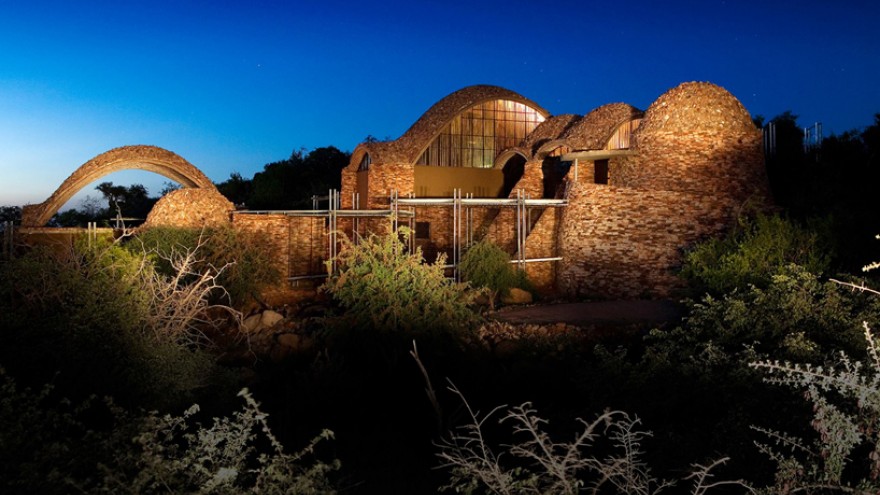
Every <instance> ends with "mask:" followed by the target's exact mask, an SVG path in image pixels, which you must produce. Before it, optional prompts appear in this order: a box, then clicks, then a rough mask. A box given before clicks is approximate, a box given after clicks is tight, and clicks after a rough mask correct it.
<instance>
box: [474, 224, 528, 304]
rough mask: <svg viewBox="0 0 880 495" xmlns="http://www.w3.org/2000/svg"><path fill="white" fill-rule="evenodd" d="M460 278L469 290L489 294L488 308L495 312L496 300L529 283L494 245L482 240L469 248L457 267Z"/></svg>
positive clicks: (507, 256)
mask: <svg viewBox="0 0 880 495" xmlns="http://www.w3.org/2000/svg"><path fill="white" fill-rule="evenodd" d="M458 269H459V270H460V271H461V275H462V278H463V279H464V281H465V282H468V283H470V284H471V286H472V287H477V288H479V287H483V288H486V289H487V290H488V291H489V304H490V306H491V307H492V308H493V309H494V304H495V299H497V298H498V296H504V295H506V294H507V293H509V292H510V289H512V288H514V287H518V288H525V286H527V285H528V280H526V279H525V272H523V271H518V270H516V269H514V268H513V265H511V264H510V255H508V254H507V253H506V252H505V251H504V250H503V249H501V248H500V247H499V246H498V245H497V244H495V243H493V242H492V241H490V240H488V239H483V240H481V241H480V242H477V243H476V244H473V245H472V246H470V247H469V248H468V250H467V252H466V253H465V254H464V256H463V257H462V258H461V262H460V263H459V265H458Z"/></svg>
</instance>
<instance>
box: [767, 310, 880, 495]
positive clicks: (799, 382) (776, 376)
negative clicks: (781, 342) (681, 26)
mask: <svg viewBox="0 0 880 495" xmlns="http://www.w3.org/2000/svg"><path fill="white" fill-rule="evenodd" d="M864 336H865V340H866V342H867V349H868V362H867V364H865V363H863V362H859V361H852V360H850V358H849V357H848V356H847V355H846V354H845V353H841V354H840V357H839V359H838V362H837V364H836V365H834V366H829V367H823V366H814V365H810V364H791V363H789V362H780V361H776V360H774V361H769V360H768V361H759V362H756V363H753V364H752V366H753V367H754V368H756V369H758V370H761V371H763V372H764V373H765V374H766V375H767V378H766V381H767V382H768V383H772V384H776V385H783V386H786V387H791V388H794V389H798V390H803V391H804V397H805V398H806V399H807V400H808V401H809V402H810V404H811V405H812V407H813V420H812V422H811V426H812V428H813V430H814V432H815V436H814V437H813V439H812V440H811V441H805V440H803V439H800V438H796V437H794V436H791V435H789V434H787V433H784V432H779V431H775V430H770V429H766V428H763V427H756V429H757V430H758V431H760V432H762V433H764V434H765V435H766V436H767V438H768V441H767V442H764V443H758V444H757V445H758V448H759V449H760V450H761V451H762V452H764V453H765V454H767V455H768V456H769V457H770V458H771V459H772V460H773V461H774V462H775V463H776V465H777V469H776V479H775V483H774V485H773V486H772V487H770V488H768V489H767V490H766V493H768V494H782V495H787V494H791V493H856V494H863V495H868V494H876V493H880V428H878V421H880V349H878V345H877V341H876V340H875V338H874V336H873V335H872V334H871V330H870V328H869V327H868V325H867V324H865V325H864Z"/></svg>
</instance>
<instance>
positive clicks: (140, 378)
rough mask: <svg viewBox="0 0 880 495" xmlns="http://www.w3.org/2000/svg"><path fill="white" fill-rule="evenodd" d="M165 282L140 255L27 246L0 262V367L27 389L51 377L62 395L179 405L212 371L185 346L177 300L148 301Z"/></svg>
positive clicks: (208, 361)
mask: <svg viewBox="0 0 880 495" xmlns="http://www.w3.org/2000/svg"><path fill="white" fill-rule="evenodd" d="M170 283H171V282H169V280H168V279H163V278H161V277H159V276H158V275H157V274H156V273H155V271H154V270H153V268H152V264H151V263H150V261H149V260H148V259H147V258H146V257H145V256H144V255H143V254H142V253H141V254H140V255H138V254H136V253H133V252H131V251H129V250H126V249H122V248H120V247H119V246H118V245H114V244H109V243H104V244H99V245H98V246H92V247H87V246H85V245H83V244H79V243H78V244H77V246H75V247H74V249H72V250H71V251H69V252H64V253H61V252H57V251H51V250H48V249H40V248H36V249H33V250H32V251H30V252H28V253H26V254H25V255H23V256H21V257H18V258H16V259H14V260H12V261H10V262H8V263H5V264H3V265H2V266H0V314H2V315H3V320H4V332H3V334H2V337H3V339H4V342H3V344H4V345H3V346H0V362H2V363H4V365H5V366H6V367H7V368H8V369H10V370H12V371H13V372H14V373H15V374H16V375H18V376H27V377H29V378H32V379H33V380H34V381H35V382H36V383H46V382H48V381H49V380H50V379H52V380H54V383H56V384H57V385H58V386H59V388H61V389H62V390H63V392H64V394H65V395H68V396H72V398H77V397H84V396H86V395H88V394H90V393H97V394H99V395H112V396H114V397H116V398H117V399H119V400H120V401H122V402H124V403H138V404H141V405H143V406H145V407H167V406H169V405H171V404H175V403H176V402H177V401H179V400H184V399H187V398H189V397H188V396H189V395H190V394H191V393H192V392H194V391H196V390H198V389H200V388H201V387H204V386H205V385H206V384H208V383H209V382H210V380H211V379H212V378H216V377H217V376H218V375H217V371H218V369H217V368H215V366H214V364H213V361H214V360H213V358H212V357H211V356H209V355H208V354H207V353H205V352H204V351H202V350H199V349H198V348H194V347H192V346H190V345H189V344H191V343H192V339H191V338H190V336H191V333H190V328H189V326H188V325H189V324H190V323H191V322H190V321H185V319H181V318H179V316H180V312H179V309H181V307H180V306H179V304H178V303H180V300H179V299H176V298H172V299H165V300H161V299H159V298H157V295H156V293H155V292H154V290H157V289H158V288H160V287H163V286H164V287H166V288H167V287H168V285H169V284H170ZM184 290H185V288H184ZM196 304H197V305H199V304H200V303H196ZM169 319H170V320H171V321H174V324H173V325H171V324H170V323H169V321H170V320H169ZM160 325H164V329H165V333H162V332H161V331H159V330H161V329H162V328H160ZM56 373H57V374H58V375H57V376H55V374H56ZM53 377H54V378H53Z"/></svg>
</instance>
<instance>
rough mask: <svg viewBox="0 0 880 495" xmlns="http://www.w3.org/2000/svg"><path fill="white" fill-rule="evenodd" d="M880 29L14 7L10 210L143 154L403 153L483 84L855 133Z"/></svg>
mask: <svg viewBox="0 0 880 495" xmlns="http://www.w3.org/2000/svg"><path fill="white" fill-rule="evenodd" d="M878 22H880V2H877V1H876V0H870V1H869V0H864V1H846V0H842V1H805V0H797V1H795V0H792V1H772V0H761V1H757V0H745V1H740V0H736V1H734V0H728V1H713V0H705V1H689V2H665V1H656V0H655V1H651V2H640V1H627V2H609V1H605V2H592V1H589V0H578V1H565V2H554V1H545V2H537V1H530V2H525V1H505V2H500V1H491V2H479V1H457V0H445V1H433V0H432V1H417V0H411V1H406V2H396V1H395V2H356V3H352V2H343V1H337V0H324V1H321V2H283V1H263V0H249V1H247V2H229V1H213V2H209V1H205V2H185V1H180V2H170V1H167V2H166V1H142V2H126V1H121V0H115V1H105V2H104V1H102V2H94V1H58V2H44V1H40V0H33V1H21V0H14V1H7V0H0V205H20V204H24V203H38V202H41V201H43V200H45V199H46V198H47V197H48V196H49V195H50V194H52V192H53V191H54V190H55V189H56V188H57V187H58V186H59V185H60V184H61V182H62V181H63V180H64V179H65V178H66V177H67V176H68V175H69V174H70V173H72V172H73V171H74V170H76V169H77V168H78V167H79V166H80V165H82V164H83V163H85V162H86V161H88V160H89V159H91V158H93V157H94V156H96V155H98V154H100V153H103V152H105V151H107V150H110V149H112V148H115V147H118V146H123V145H129V144H150V145H156V146H160V147H162V148H166V149H169V150H171V151H174V152H175V153H177V154H179V155H181V156H182V157H183V158H185V159H187V160H188V161H190V162H191V163H192V164H194V165H195V166H196V167H199V168H200V169H201V170H202V171H204V172H205V173H206V174H207V175H208V176H209V177H210V178H211V179H212V180H214V181H223V180H225V179H226V178H228V177H229V175H230V173H232V172H239V173H241V174H242V175H243V176H245V177H251V176H252V175H253V174H254V173H255V172H257V171H259V170H261V169H262V167H263V165H265V164H266V163H269V162H272V161H277V160H281V159H284V158H287V157H288V156H289V155H290V153H291V152H292V151H293V150H296V149H299V148H306V149H307V150H310V149H313V148H316V147H321V146H327V145H334V146H336V147H338V148H340V149H342V150H347V151H350V150H352V149H354V147H355V146H356V145H357V144H358V143H359V142H361V141H362V140H363V139H364V137H366V136H367V135H373V136H375V137H378V138H380V139H384V138H386V137H390V138H396V137H398V136H400V135H401V134H402V133H403V132H404V131H405V130H406V129H407V128H408V127H409V126H410V125H411V124H412V123H413V122H414V121H415V120H416V119H418V118H419V116H420V115H421V114H422V113H423V112H424V111H425V110H427V109H428V108H429V107H430V106H431V105H432V104H434V103H435V102H437V101H438V100H439V99H441V98H443V97H444V96H446V95H448V94H449V93H451V92H453V91H455V90H457V89H460V88H462V87H465V86H469V85H473V84H494V85H498V86H503V87H505V88H508V89H511V90H513V91H516V92H518V93H520V94H522V95H523V96H526V97H528V98H530V99H532V100H534V101H535V102H537V103H538V104H540V105H542V106H543V107H544V108H546V109H547V110H548V111H550V112H551V113H552V114H561V113H577V114H585V113H587V112H589V111H590V110H592V109H593V108H595V107H597V106H600V105H603V104H605V103H611V102H617V101H623V102H626V103H630V104H632V105H635V106H637V107H639V108H642V109H645V108H647V106H648V105H650V103H651V102H652V101H654V99H656V98H657V97H658V96H659V95H660V94H662V93H663V92H665V91H666V90H668V89H670V88H672V87H674V86H676V85H677V84H679V83H681V82H685V81H710V82H713V83H716V84H719V85H721V86H723V87H725V88H726V89H728V90H729V91H730V92H731V93H733V94H734V96H736V97H737V98H739V99H740V100H741V101H742V102H743V104H744V105H745V106H746V108H747V109H748V110H749V111H750V112H751V113H752V115H763V116H765V117H767V118H771V117H773V116H775V115H777V114H780V113H782V112H783V111H785V110H791V111H792V112H794V113H795V114H796V115H798V116H799V117H800V118H799V123H800V124H801V125H802V126H807V125H812V124H813V123H814V122H816V121H821V122H822V123H823V125H824V130H825V134H826V135H828V134H830V133H841V132H844V131H847V130H850V129H854V128H860V127H864V126H866V125H869V124H871V123H872V122H873V115H874V114H875V113H878V112H880V33H878V30H877V27H878ZM103 180H113V181H115V182H117V183H126V182H128V183H130V182H132V181H134V182H140V183H143V184H145V185H147V186H148V188H149V189H150V192H151V193H153V194H157V193H158V192H159V189H160V188H161V185H162V183H163V181H165V180H166V179H164V178H162V177H160V176H157V175H155V174H150V173H147V172H137V173H120V174H114V175H111V176H108V177H107V178H106V179H103ZM85 193H88V194H91V195H93V196H99V193H97V192H96V191H94V190H91V189H90V190H85V191H84V192H83V194H85ZM80 196H81V195H80ZM74 206H75V205H74Z"/></svg>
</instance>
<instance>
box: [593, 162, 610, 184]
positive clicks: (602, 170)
mask: <svg viewBox="0 0 880 495" xmlns="http://www.w3.org/2000/svg"><path fill="white" fill-rule="evenodd" d="M595 164H596V173H595V174H594V175H593V182H594V183H596V184H608V159H607V158H606V159H605V160H596V161H595Z"/></svg>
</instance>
